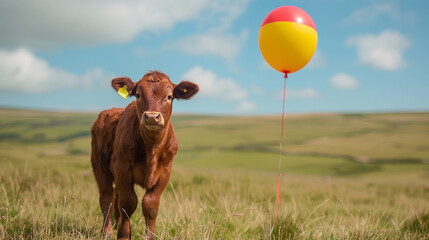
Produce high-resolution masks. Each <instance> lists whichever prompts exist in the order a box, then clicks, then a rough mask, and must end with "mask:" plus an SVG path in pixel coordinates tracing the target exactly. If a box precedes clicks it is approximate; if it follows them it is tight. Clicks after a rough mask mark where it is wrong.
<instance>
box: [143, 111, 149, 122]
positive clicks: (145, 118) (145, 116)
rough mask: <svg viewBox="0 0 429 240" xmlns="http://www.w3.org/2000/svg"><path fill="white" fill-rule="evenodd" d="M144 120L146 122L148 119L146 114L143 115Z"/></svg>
mask: <svg viewBox="0 0 429 240" xmlns="http://www.w3.org/2000/svg"><path fill="white" fill-rule="evenodd" d="M143 117H144V120H145V121H147V120H148V119H149V116H148V115H147V113H144V114H143Z"/></svg>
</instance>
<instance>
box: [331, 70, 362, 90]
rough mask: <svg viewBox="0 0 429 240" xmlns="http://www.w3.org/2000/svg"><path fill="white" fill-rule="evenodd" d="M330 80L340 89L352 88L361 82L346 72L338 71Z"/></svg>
mask: <svg viewBox="0 0 429 240" xmlns="http://www.w3.org/2000/svg"><path fill="white" fill-rule="evenodd" d="M329 81H330V82H331V84H332V85H333V86H334V87H336V88H339V89H347V90H351V89H355V88H357V87H358V85H359V82H358V80H357V79H356V78H354V77H353V76H350V75H348V74H345V73H338V74H336V75H335V76H333V77H332V78H331V79H330V80H329Z"/></svg>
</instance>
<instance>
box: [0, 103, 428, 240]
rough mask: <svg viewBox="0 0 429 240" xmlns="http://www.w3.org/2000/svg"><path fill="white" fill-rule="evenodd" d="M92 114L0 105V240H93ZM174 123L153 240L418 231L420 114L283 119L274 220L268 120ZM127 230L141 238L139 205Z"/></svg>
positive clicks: (424, 149)
mask: <svg viewBox="0 0 429 240" xmlns="http://www.w3.org/2000/svg"><path fill="white" fill-rule="evenodd" d="M95 117H96V115H94V114H67V113H47V112H32V111H14V110H0V239H103V236H101V235H100V229H101V225H102V215H101V212H100V210H99V207H98V191H97V187H96V184H95V181H94V179H93V176H92V172H91V169H90V163H89V152H90V137H89V128H90V125H91V123H92V121H93V120H94V119H95ZM173 122H174V126H175V129H176V134H177V137H178V139H179V142H180V150H179V154H178V156H177V157H176V159H175V162H174V166H173V169H174V171H173V173H172V177H171V181H170V184H169V186H168V187H167V189H166V191H165V192H164V194H163V196H162V198H161V207H160V213H159V217H158V225H157V228H158V234H159V238H160V239H428V238H429V202H428V201H427V199H429V181H428V180H429V164H427V162H428V158H429V141H428V139H429V113H407V114H349V115H339V114H318V115H299V116H298V115H297V116H288V117H287V119H286V125H285V126H286V128H285V145H284V155H283V160H282V169H283V172H284V173H286V175H285V176H284V177H282V180H281V195H280V207H279V217H278V220H277V221H278V223H277V224H276V225H275V226H274V227H273V218H274V211H275V198H276V192H277V170H278V160H279V153H278V144H279V143H278V141H279V137H280V136H279V129H280V119H279V117H278V116H272V117H270V116H265V117H211V116H189V115H178V116H175V117H174V118H173ZM136 190H137V192H138V196H139V197H140V198H141V197H142V196H143V193H144V191H143V190H141V189H140V188H138V187H137V188H136ZM132 232H133V239H141V238H143V237H144V218H143V216H142V212H141V206H139V207H138V208H137V210H136V212H135V213H134V215H133V216H132Z"/></svg>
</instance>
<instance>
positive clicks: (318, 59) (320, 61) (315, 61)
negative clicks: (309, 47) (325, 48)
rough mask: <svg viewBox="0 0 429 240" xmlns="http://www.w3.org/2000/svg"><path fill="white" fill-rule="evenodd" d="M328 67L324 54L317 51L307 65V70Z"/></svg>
mask: <svg viewBox="0 0 429 240" xmlns="http://www.w3.org/2000/svg"><path fill="white" fill-rule="evenodd" d="M324 67H326V60H325V57H324V56H323V54H322V53H321V52H320V50H318V49H317V50H316V52H314V55H313V57H312V58H311V60H310V62H309V63H308V65H307V68H309V69H319V68H324Z"/></svg>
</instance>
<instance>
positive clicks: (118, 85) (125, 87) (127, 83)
mask: <svg viewBox="0 0 429 240" xmlns="http://www.w3.org/2000/svg"><path fill="white" fill-rule="evenodd" d="M134 86H135V84H134V82H133V81H132V80H131V79H130V78H129V77H118V78H114V79H113V80H112V87H113V89H115V91H116V92H117V93H118V94H119V95H120V96H122V97H123V98H128V96H133V95H134V94H135V92H134V91H133V90H134Z"/></svg>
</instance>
